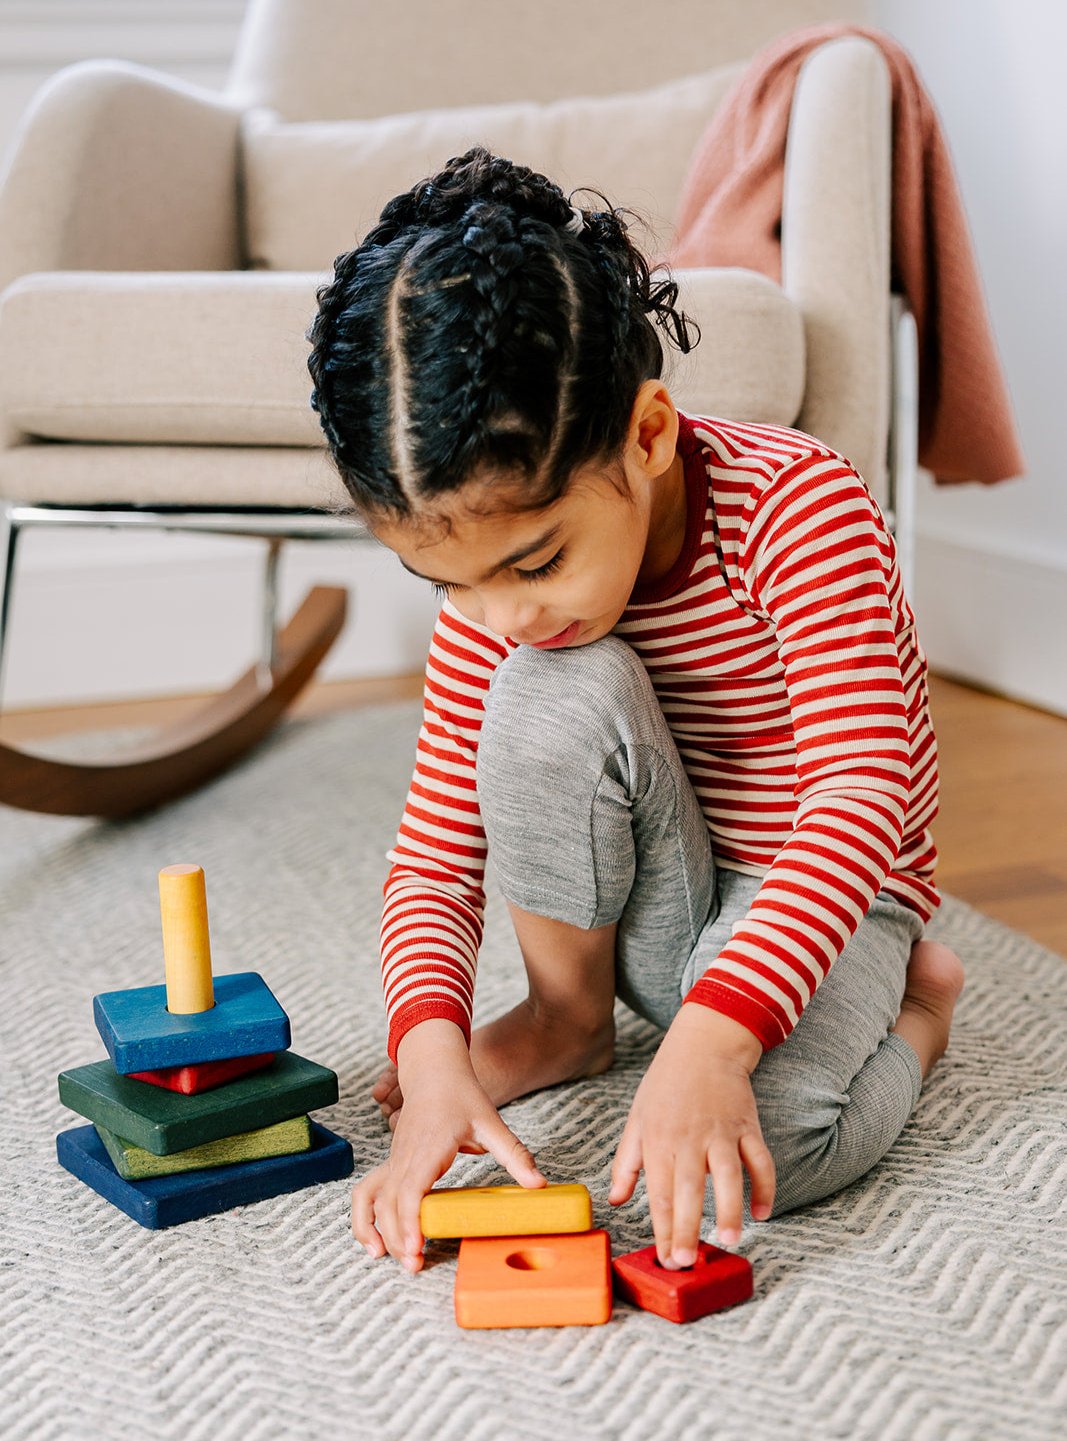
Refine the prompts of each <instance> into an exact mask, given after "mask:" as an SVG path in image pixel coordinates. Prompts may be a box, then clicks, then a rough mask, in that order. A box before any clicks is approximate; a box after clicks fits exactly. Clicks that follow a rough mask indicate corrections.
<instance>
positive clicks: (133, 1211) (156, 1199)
mask: <svg viewBox="0 0 1067 1441" xmlns="http://www.w3.org/2000/svg"><path fill="white" fill-rule="evenodd" d="M56 1155H57V1157H58V1158H59V1164H60V1165H61V1166H64V1167H65V1168H66V1169H67V1170H68V1171H70V1172H71V1174H72V1175H74V1176H77V1177H78V1179H79V1180H80V1181H84V1182H85V1184H86V1185H87V1186H89V1187H91V1188H92V1189H93V1190H94V1191H96V1192H97V1194H98V1195H100V1196H103V1197H104V1199H105V1200H106V1201H110V1202H111V1204H112V1205H113V1206H117V1207H118V1208H119V1210H120V1211H125V1213H126V1215H127V1216H132V1217H133V1219H134V1220H135V1221H137V1222H138V1223H139V1224H140V1225H142V1226H145V1227H147V1228H148V1229H149V1230H150V1231H158V1230H162V1229H163V1228H164V1227H165V1226H177V1225H179V1224H180V1223H181V1222H182V1221H198V1220H200V1218H201V1217H203V1216H214V1215H217V1214H218V1213H219V1212H220V1211H230V1210H232V1209H233V1207H234V1206H245V1205H247V1204H248V1203H249V1202H250V1201H265V1200H266V1199H267V1198H268V1197H269V1196H282V1195H285V1194H286V1193H287V1192H289V1191H299V1190H301V1189H303V1187H304V1186H315V1185H318V1184H319V1182H320V1181H336V1180H340V1178H341V1177H342V1176H350V1175H351V1174H352V1169H353V1158H352V1147H351V1145H350V1144H349V1143H348V1141H346V1140H345V1138H344V1137H343V1136H338V1135H335V1134H334V1132H333V1131H328V1130H327V1129H326V1127H325V1126H320V1125H318V1124H317V1122H315V1121H312V1122H311V1150H310V1151H300V1152H298V1153H297V1154H296V1155H292V1156H270V1157H267V1158H266V1159H265V1160H262V1161H239V1162H237V1163H236V1164H235V1165H232V1166H215V1167H213V1168H212V1169H210V1170H203V1171H183V1172H178V1173H177V1174H176V1175H173V1176H154V1177H153V1178H152V1179H151V1180H148V1181H125V1180H123V1178H122V1177H121V1176H120V1175H119V1173H118V1171H116V1170H115V1166H114V1163H113V1162H112V1160H111V1157H110V1156H109V1155H108V1153H107V1151H106V1150H105V1149H104V1143H103V1141H101V1139H100V1137H99V1136H98V1135H97V1134H96V1127H95V1126H75V1127H74V1129H73V1130H70V1131H61V1132H60V1133H59V1135H58V1136H57V1137H56Z"/></svg>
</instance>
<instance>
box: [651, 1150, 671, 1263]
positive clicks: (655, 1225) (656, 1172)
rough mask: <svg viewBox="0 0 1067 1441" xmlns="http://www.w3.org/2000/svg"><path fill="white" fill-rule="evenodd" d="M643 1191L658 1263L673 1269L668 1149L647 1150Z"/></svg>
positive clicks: (669, 1157)
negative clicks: (666, 1151) (660, 1150)
mask: <svg viewBox="0 0 1067 1441" xmlns="http://www.w3.org/2000/svg"><path fill="white" fill-rule="evenodd" d="M645 1191H646V1192H647V1194H648V1214H649V1218H650V1220H651V1222H652V1235H653V1238H654V1239H655V1242H656V1256H657V1259H658V1260H659V1263H660V1265H661V1266H667V1267H669V1268H670V1269H672V1270H673V1269H676V1268H675V1267H674V1266H673V1264H672V1262H671V1249H672V1247H673V1244H674V1157H673V1156H672V1155H670V1154H669V1153H667V1154H665V1153H663V1152H657V1151H653V1150H646V1152H645Z"/></svg>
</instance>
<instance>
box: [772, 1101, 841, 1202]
mask: <svg viewBox="0 0 1067 1441" xmlns="http://www.w3.org/2000/svg"><path fill="white" fill-rule="evenodd" d="M847 1102H848V1097H847V1096H841V1095H840V1094H839V1093H837V1092H834V1091H832V1090H829V1089H822V1090H820V1089H819V1088H817V1087H809V1088H807V1089H805V1090H803V1091H798V1092H796V1093H795V1094H793V1095H787V1094H783V1093H781V1092H778V1093H776V1094H772V1095H771V1096H765V1097H763V1098H762V1099H761V1101H760V1104H759V1117H760V1127H761V1129H762V1131H763V1139H764V1142H765V1143H766V1146H767V1149H768V1151H770V1153H771V1158H772V1160H773V1161H774V1174H775V1188H774V1208H773V1210H772V1213H771V1214H772V1215H775V1216H780V1215H781V1214H782V1213H783V1212H784V1211H789V1210H792V1209H793V1208H794V1207H795V1206H799V1205H803V1204H805V1203H806V1202H808V1201H815V1200H819V1199H821V1197H822V1196H825V1195H829V1194H830V1192H831V1191H834V1190H837V1189H838V1184H837V1183H836V1182H835V1180H834V1177H833V1174H832V1173H833V1169H834V1156H835V1153H836V1150H837V1143H838V1130H839V1125H840V1120H841V1112H842V1108H843V1106H844V1105H846V1104H847Z"/></svg>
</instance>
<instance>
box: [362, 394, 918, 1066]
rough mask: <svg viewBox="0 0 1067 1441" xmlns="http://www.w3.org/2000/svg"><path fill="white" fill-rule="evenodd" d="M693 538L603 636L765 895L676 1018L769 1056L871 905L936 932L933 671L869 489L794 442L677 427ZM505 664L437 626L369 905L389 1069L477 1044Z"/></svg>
mask: <svg viewBox="0 0 1067 1441" xmlns="http://www.w3.org/2000/svg"><path fill="white" fill-rule="evenodd" d="M679 420H680V432H679V440H678V444H679V448H680V450H681V453H682V455H683V459H684V465H685V483H686V505H687V523H686V535H685V541H684V543H683V547H682V551H681V554H680V555H679V557H678V560H677V562H676V563H675V564H674V566H673V567H672V568H671V570H670V572H669V573H668V574H667V575H665V576H663V577H662V578H661V579H659V580H657V581H655V582H654V583H651V584H647V585H638V586H637V587H635V589H634V591H633V593H632V595H631V596H630V600H629V603H628V605H627V608H626V610H625V612H624V613H623V615H622V617H621V619H620V621H619V623H618V625H617V626H616V627H615V634H616V635H620V636H622V637H623V638H624V639H625V640H626V641H627V642H628V643H629V644H630V645H631V646H632V647H633V648H634V650H635V651H636V653H637V655H638V656H639V657H640V658H641V661H642V662H643V664H644V666H645V669H646V670H647V671H648V674H649V677H650V679H651V681H652V685H653V687H654V689H655V692H656V695H657V697H658V699H659V702H660V705H661V707H662V709H663V713H664V715H665V717H666V719H667V723H668V725H669V726H670V729H671V733H672V734H673V736H674V739H675V741H676V743H677V746H678V750H679V753H680V755H681V758H682V761H683V763H684V765H685V768H686V771H687V773H688V775H689V778H690V780H691V782H692V784H693V787H694V790H695V791H696V794H697V797H698V799H699V801H700V804H701V807H702V809H703V811H704V815H705V817H706V818H707V823H708V830H709V832H710V835H711V842H712V850H713V853H714V856H715V859H716V861H717V863H718V864H719V865H721V866H725V867H728V868H730V869H733V870H737V871H743V872H745V873H747V874H750V875H757V876H762V877H763V878H764V879H763V884H762V885H761V886H760V888H759V890H758V891H757V893H756V896H755V898H754V900H753V902H752V905H751V907H750V909H749V911H748V912H747V914H746V915H745V916H744V918H743V919H742V920H741V922H740V923H739V924H738V925H737V926H735V928H734V934H733V936H732V938H731V940H730V941H729V942H728V943H727V944H726V945H725V946H724V947H723V949H722V950H721V951H720V953H719V955H718V956H717V957H716V958H715V960H714V961H713V963H712V964H711V965H710V966H709V968H708V970H707V971H706V972H705V973H704V975H703V976H702V977H701V978H700V979H699V980H697V982H696V984H695V985H694V986H693V987H692V989H691V990H690V992H689V993H688V995H687V996H686V1000H687V1001H693V1002H699V1003H701V1004H704V1005H707V1006H710V1007H711V1008H712V1009H713V1010H716V1011H721V1012H724V1013H725V1014H726V1015H728V1016H732V1017H734V1018H735V1019H736V1020H738V1021H740V1022H741V1023H742V1024H743V1025H745V1026H747V1027H748V1028H749V1030H751V1031H752V1032H753V1033H754V1034H755V1035H756V1036H757V1037H758V1039H759V1040H760V1041H761V1043H762V1044H763V1046H764V1047H765V1048H770V1047H772V1046H775V1045H778V1044H779V1043H780V1042H781V1041H783V1040H784V1039H785V1038H786V1036H788V1035H789V1033H790V1032H791V1031H792V1029H793V1027H794V1026H795V1025H796V1022H797V1020H798V1018H799V1016H800V1014H801V1012H802V1011H803V1009H804V1007H805V1006H806V1005H807V1003H808V1001H809V1000H810V999H811V997H812V995H813V994H814V992H815V989H816V987H817V986H818V985H819V983H820V981H821V980H822V979H823V977H824V976H825V975H826V974H827V972H828V971H829V969H830V966H831V965H832V964H833V962H834V960H835V959H836V958H837V956H839V955H840V953H841V951H842V950H843V949H844V947H845V945H846V943H847V942H848V940H849V939H850V938H851V936H852V935H853V933H854V932H855V930H856V928H857V927H858V925H859V923H860V921H861V920H862V919H863V917H864V916H865V915H866V914H867V911H868V910H869V909H870V906H871V903H872V901H873V900H874V897H875V896H876V895H877V893H878V891H879V890H882V889H884V890H886V891H888V892H889V893H890V894H892V895H893V896H894V897H895V898H897V899H898V900H900V901H902V902H903V903H904V904H906V905H908V906H911V907H912V908H913V909H914V910H915V911H917V912H918V913H919V915H920V916H922V917H923V919H924V920H928V919H929V917H930V915H931V914H932V913H933V911H934V910H935V909H936V907H937V906H938V905H939V903H940V897H939V896H938V893H937V889H936V887H935V886H934V884H933V872H934V866H935V863H936V859H937V853H936V850H935V848H934V844H933V841H932V838H931V836H930V831H929V826H930V823H931V822H932V820H933V818H934V816H935V815H936V813H937V791H938V786H937V745H936V741H935V739H934V732H933V727H932V725H931V720H930V710H929V697H928V693H927V684H926V657H925V655H924V654H923V651H922V647H921V646H920V644H919V640H918V637H917V635H916V631H915V617H914V616H913V614H912V612H911V609H910V607H909V605H908V602H907V600H906V598H905V596H904V592H903V587H902V584H901V579H900V572H899V570H898V568H897V563H896V550H895V547H894V544H893V540H892V537H891V536H890V534H889V532H888V530H887V528H886V525H885V521H884V519H883V517H882V514H881V512H880V510H879V509H878V506H877V504H876V503H875V501H874V500H873V498H872V496H871V494H870V492H869V490H868V489H867V486H866V484H865V483H864V481H863V480H862V479H861V478H860V476H859V475H858V474H857V472H856V470H855V469H854V468H853V467H852V466H851V465H850V464H849V463H848V461H846V460H845V459H843V457H842V456H840V455H839V454H838V453H837V452H836V451H833V450H830V449H828V448H827V447H826V446H824V445H822V444H820V442H818V441H816V440H814V439H812V437H811V436H808V435H804V434H802V433H801V432H799V431H795V430H788V429H785V428H783V427H779V426H769V425H739V424H734V423H728V422H726V421H722V420H717V419H713V418H693V417H690V416H687V415H684V414H682V413H681V412H679ZM514 649H515V645H514V643H513V642H511V641H508V640H506V639H501V638H500V637H499V636H496V635H494V634H493V633H492V632H491V631H489V630H487V629H485V628H484V627H482V626H479V625H476V624H474V623H472V622H471V621H468V620H465V619H464V618H463V617H462V616H461V615H459V613H458V612H457V611H456V610H455V609H454V607H453V606H451V605H450V604H449V603H448V602H447V601H446V602H445V604H444V605H443V606H442V608H441V611H440V615H439V617H438V621H437V625H436V628H435V631H434V635H433V640H432V642H431V646H430V654H429V659H428V662H427V667H426V686H425V710H424V718H423V725H422V729H421V731H420V734H419V739H418V751H417V759H416V766H415V774H414V777H413V779H412V782H411V789H410V792H409V795H408V800H407V805H406V807H405V810H404V815H403V819H402V821H401V824H400V831H399V835H398V836H397V840H396V844H395V846H394V847H393V848H392V850H390V852H389V855H388V858H389V860H390V861H391V862H392V869H391V870H390V872H389V876H388V879H387V880H386V883H385V890H384V896H385V904H384V910H383V915H382V931H381V940H382V976H383V982H384V986H385V999H386V1009H387V1012H388V1016H389V1054H390V1056H391V1057H392V1058H393V1059H394V1060H395V1058H396V1048H397V1046H398V1044H399V1042H400V1039H401V1037H402V1036H403V1035H404V1034H405V1032H406V1031H407V1030H409V1029H410V1027H411V1026H413V1025H416V1024H417V1023H418V1022H419V1021H422V1020H426V1019H427V1018H429V1017H445V1018H447V1019H449V1020H453V1021H456V1022H457V1023H458V1024H459V1025H460V1026H461V1027H462V1028H463V1030H464V1032H465V1033H466V1035H467V1036H468V1038H469V1036H470V1017H471V1004H472V999H473V993H474V975H475V967H476V962H477V956H478V948H479V944H480V942H481V936H482V917H483V910H484V903H485V895H484V891H483V873H484V867H485V857H486V839H485V832H484V830H483V829H482V825H481V819H480V815H479V810H478V795H477V788H476V785H475V757H476V754H477V750H478V736H479V732H480V729H481V722H482V704H483V699H484V696H485V693H486V691H487V690H488V687H489V682H490V679H491V677H492V675H493V672H494V671H495V669H496V667H497V666H498V665H499V664H500V663H501V661H503V660H504V659H505V658H506V657H507V656H508V655H510V653H511V652H512V650H514Z"/></svg>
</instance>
